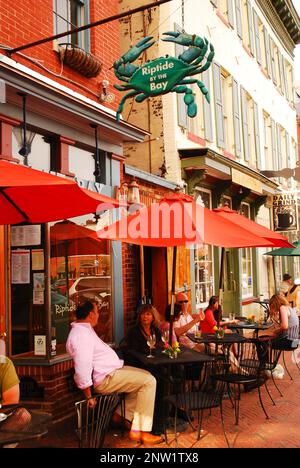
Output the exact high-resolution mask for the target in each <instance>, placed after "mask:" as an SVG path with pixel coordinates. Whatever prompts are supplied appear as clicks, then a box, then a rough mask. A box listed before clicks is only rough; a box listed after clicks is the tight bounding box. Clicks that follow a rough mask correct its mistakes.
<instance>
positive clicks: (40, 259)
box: [31, 249, 45, 271]
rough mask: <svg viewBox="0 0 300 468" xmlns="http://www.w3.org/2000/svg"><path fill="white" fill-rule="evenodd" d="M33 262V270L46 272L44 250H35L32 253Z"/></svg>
mask: <svg viewBox="0 0 300 468" xmlns="http://www.w3.org/2000/svg"><path fill="white" fill-rule="evenodd" d="M31 261H32V270H33V271H39V270H44V268H45V262H44V250H43V249H34V250H32V251H31Z"/></svg>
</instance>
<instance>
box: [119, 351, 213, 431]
mask: <svg viewBox="0 0 300 468" xmlns="http://www.w3.org/2000/svg"><path fill="white" fill-rule="evenodd" d="M126 352H127V353H128V354H129V355H130V356H132V357H133V358H135V360H136V361H138V362H139V363H140V364H141V366H142V367H143V369H147V370H149V372H152V373H153V374H154V375H155V377H156V379H159V380H160V381H161V383H162V386H161V388H162V395H160V397H161V398H160V399H159V401H158V402H157V409H156V410H157V412H158V415H157V426H158V428H159V430H160V429H162V428H163V427H164V417H165V414H166V408H165V405H164V397H166V396H167V395H168V394H169V392H170V385H168V384H166V381H168V379H169V378H170V376H171V375H172V371H173V370H175V369H176V368H177V369H178V368H180V366H184V368H185V369H186V368H187V367H190V366H191V365H195V366H199V365H200V366H201V365H205V364H206V363H209V362H213V361H214V357H213V356H209V355H208V354H204V353H200V352H198V351H194V350H193V349H189V348H186V347H183V346H181V352H180V353H179V354H178V356H177V358H174V359H171V358H169V356H167V355H166V354H165V353H163V350H162V349H156V350H155V354H154V357H153V358H148V357H147V356H146V355H145V354H143V353H141V352H138V351H133V350H127V351H126ZM164 370H165V373H164ZM199 373H200V371H199ZM171 426H172V423H170V421H169V422H168V427H171ZM181 427H182V428H181ZM181 427H180V424H178V425H177V430H178V432H182V431H183V430H185V429H186V423H184V424H183V425H182V426H181Z"/></svg>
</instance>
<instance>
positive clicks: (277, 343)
mask: <svg viewBox="0 0 300 468" xmlns="http://www.w3.org/2000/svg"><path fill="white" fill-rule="evenodd" d="M299 338H300V335H299V326H298V325H294V326H293V327H290V328H289V330H288V333H287V335H286V336H282V337H279V338H276V339H275V340H274V341H273V348H274V349H278V350H281V352H282V360H283V365H284V368H285V370H286V372H287V374H288V375H289V377H290V379H291V380H293V377H292V376H291V374H290V372H289V369H288V367H287V364H286V361H285V352H287V351H291V352H292V353H293V354H294V357H295V351H296V350H297V348H298V346H299V343H300V339H299ZM295 363H296V365H297V367H298V369H299V366H298V364H297V359H295ZM299 370H300V369H299Z"/></svg>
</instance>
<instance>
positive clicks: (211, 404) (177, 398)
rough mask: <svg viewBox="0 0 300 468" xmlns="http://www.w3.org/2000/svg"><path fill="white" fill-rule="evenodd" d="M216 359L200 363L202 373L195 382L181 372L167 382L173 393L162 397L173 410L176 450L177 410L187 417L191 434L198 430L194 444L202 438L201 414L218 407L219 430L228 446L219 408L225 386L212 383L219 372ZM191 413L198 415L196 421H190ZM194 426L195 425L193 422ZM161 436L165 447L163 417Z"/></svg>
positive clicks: (165, 429)
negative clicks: (183, 412)
mask: <svg viewBox="0 0 300 468" xmlns="http://www.w3.org/2000/svg"><path fill="white" fill-rule="evenodd" d="M219 362H220V361H219V360H217V359H216V360H215V361H212V362H207V363H204V364H203V367H202V370H201V373H199V377H198V380H196V379H195V378H193V380H190V379H189V377H190V376H189V375H188V374H187V373H186V372H185V370H184V369H182V372H181V375H180V373H179V372H178V373H177V376H176V377H174V376H172V377H169V383H170V384H171V386H172V390H173V392H172V393H171V394H170V395H168V396H167V397H165V402H166V403H167V405H166V407H168V405H171V406H172V407H174V409H175V414H174V432H175V439H174V440H175V443H176V447H178V434H177V420H178V414H179V411H182V410H183V411H185V412H186V415H187V417H188V423H189V424H190V426H191V427H192V429H193V430H194V431H196V430H197V441H199V440H200V437H201V428H202V421H203V413H204V411H205V410H211V409H212V408H220V414H221V421H222V427H223V431H224V437H225V439H226V442H227V445H228V446H229V442H228V439H227V436H226V433H225V427H224V418H223V408H222V397H223V393H224V387H225V383H224V382H222V381H215V380H214V378H213V377H214V375H215V374H217V373H218V366H219ZM192 412H193V413H194V414H195V413H196V415H197V418H195V419H193V421H192V418H191V414H192ZM195 422H196V423H197V426H196V427H195V426H194V423H195ZM164 435H165V440H166V443H167V444H168V436H167V425H166V418H164Z"/></svg>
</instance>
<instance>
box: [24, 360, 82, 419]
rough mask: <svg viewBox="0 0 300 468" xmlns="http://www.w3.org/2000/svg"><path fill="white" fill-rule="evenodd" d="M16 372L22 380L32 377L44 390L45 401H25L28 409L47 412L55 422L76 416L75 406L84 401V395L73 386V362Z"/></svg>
mask: <svg viewBox="0 0 300 468" xmlns="http://www.w3.org/2000/svg"><path fill="white" fill-rule="evenodd" d="M16 370H17V374H18V376H19V378H20V379H21V378H22V377H32V378H33V379H34V380H35V381H36V382H37V384H38V386H39V387H42V388H43V389H44V398H43V399H38V398H33V399H32V401H31V400H28V399H26V400H23V401H24V404H26V407H31V408H37V409H41V410H43V411H47V412H49V413H51V414H52V416H53V420H54V421H59V420H61V419H63V418H65V417H67V416H70V415H72V414H75V407H74V404H75V402H76V401H79V400H81V399H83V394H82V392H81V391H79V390H78V389H76V387H75V385H74V384H73V363H72V361H67V362H63V363H60V364H56V365H52V366H38V365H35V366H16Z"/></svg>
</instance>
